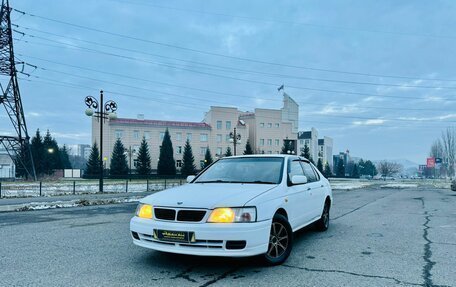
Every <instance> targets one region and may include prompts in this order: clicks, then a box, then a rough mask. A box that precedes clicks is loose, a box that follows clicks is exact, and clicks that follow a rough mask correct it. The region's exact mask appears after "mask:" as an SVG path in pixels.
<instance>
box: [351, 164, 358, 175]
mask: <svg viewBox="0 0 456 287" xmlns="http://www.w3.org/2000/svg"><path fill="white" fill-rule="evenodd" d="M351 177H353V178H359V170H358V165H357V164H356V163H355V164H354V165H353V169H352V173H351Z"/></svg>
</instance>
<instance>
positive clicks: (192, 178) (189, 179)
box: [187, 175, 196, 183]
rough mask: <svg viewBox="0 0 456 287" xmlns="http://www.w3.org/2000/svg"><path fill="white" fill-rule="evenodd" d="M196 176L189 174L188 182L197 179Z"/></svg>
mask: <svg viewBox="0 0 456 287" xmlns="http://www.w3.org/2000/svg"><path fill="white" fill-rule="evenodd" d="M195 177H196V176H194V175H189V176H187V182H188V183H190V182H192V181H193V180H194V179H195Z"/></svg>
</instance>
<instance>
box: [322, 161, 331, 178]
mask: <svg viewBox="0 0 456 287" xmlns="http://www.w3.org/2000/svg"><path fill="white" fill-rule="evenodd" d="M323 175H324V176H325V177H326V178H329V177H331V176H332V172H331V167H330V166H329V164H328V163H326V164H325V170H324V172H323Z"/></svg>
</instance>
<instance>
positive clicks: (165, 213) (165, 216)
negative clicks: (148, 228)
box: [154, 208, 206, 222]
mask: <svg viewBox="0 0 456 287" xmlns="http://www.w3.org/2000/svg"><path fill="white" fill-rule="evenodd" d="M176 214H177V216H176ZM154 215H155V218H156V219H159V220H170V221H183V222H200V221H201V220H203V219H204V216H205V215H206V210H198V209H196V210H195V209H173V208H154Z"/></svg>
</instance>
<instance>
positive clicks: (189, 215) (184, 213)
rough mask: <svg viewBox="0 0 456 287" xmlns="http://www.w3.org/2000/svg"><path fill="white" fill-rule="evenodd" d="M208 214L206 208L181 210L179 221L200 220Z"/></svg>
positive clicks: (178, 216)
mask: <svg viewBox="0 0 456 287" xmlns="http://www.w3.org/2000/svg"><path fill="white" fill-rule="evenodd" d="M205 215H206V211H204V210H179V212H178V213H177V221H189V222H199V221H201V220H203V218H204V216H205Z"/></svg>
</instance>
